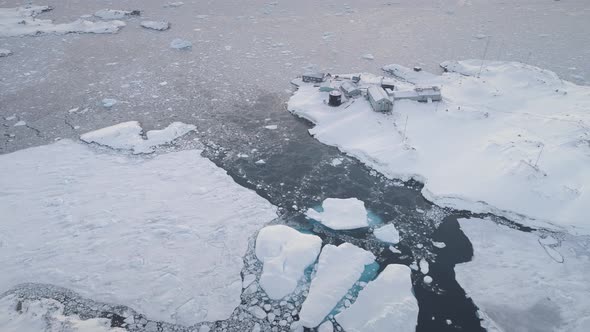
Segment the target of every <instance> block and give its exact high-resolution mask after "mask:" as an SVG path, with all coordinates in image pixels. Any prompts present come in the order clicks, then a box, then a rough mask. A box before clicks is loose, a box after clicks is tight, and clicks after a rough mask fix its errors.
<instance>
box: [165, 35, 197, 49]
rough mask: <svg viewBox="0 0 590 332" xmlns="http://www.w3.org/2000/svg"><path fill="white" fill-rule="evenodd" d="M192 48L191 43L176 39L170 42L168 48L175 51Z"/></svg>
mask: <svg viewBox="0 0 590 332" xmlns="http://www.w3.org/2000/svg"><path fill="white" fill-rule="evenodd" d="M192 47H193V43H191V42H190V41H188V40H184V39H180V38H176V39H174V40H172V41H171V42H170V48H174V49H177V50H190V49H191V48H192Z"/></svg>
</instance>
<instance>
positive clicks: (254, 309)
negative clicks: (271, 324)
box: [248, 306, 266, 319]
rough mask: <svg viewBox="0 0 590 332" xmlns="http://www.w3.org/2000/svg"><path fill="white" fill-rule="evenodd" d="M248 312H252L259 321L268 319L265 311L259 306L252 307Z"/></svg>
mask: <svg viewBox="0 0 590 332" xmlns="http://www.w3.org/2000/svg"><path fill="white" fill-rule="evenodd" d="M248 311H250V312H251V313H252V315H254V317H256V318H258V319H264V318H266V311H264V309H262V308H261V307H259V306H252V307H250V308H249V309H248Z"/></svg>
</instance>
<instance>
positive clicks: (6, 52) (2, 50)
mask: <svg viewBox="0 0 590 332" xmlns="http://www.w3.org/2000/svg"><path fill="white" fill-rule="evenodd" d="M9 55H12V51H11V50H7V49H5V48H0V58H3V57H7V56H9Z"/></svg>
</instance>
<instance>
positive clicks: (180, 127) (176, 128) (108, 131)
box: [80, 121, 196, 154]
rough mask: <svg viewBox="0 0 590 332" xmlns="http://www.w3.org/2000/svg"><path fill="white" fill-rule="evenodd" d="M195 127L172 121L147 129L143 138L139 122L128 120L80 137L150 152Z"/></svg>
mask: <svg viewBox="0 0 590 332" xmlns="http://www.w3.org/2000/svg"><path fill="white" fill-rule="evenodd" d="M195 129H196V127H195V126H194V125H189V124H185V123H182V122H173V123H171V124H170V125H169V126H168V127H166V128H164V129H161V130H150V131H148V132H147V133H146V135H145V136H146V139H144V138H143V137H142V133H143V129H142V128H141V125H140V124H139V122H137V121H129V122H123V123H119V124H116V125H114V126H110V127H106V128H102V129H98V130H95V131H91V132H89V133H86V134H83V135H82V136H80V139H81V140H82V141H84V142H86V143H96V144H99V145H104V146H108V147H110V148H113V149H121V150H130V151H132V152H133V153H134V154H140V153H152V152H154V151H155V148H156V147H157V146H160V145H164V144H169V143H171V142H173V141H174V140H176V139H177V138H179V137H182V136H184V135H186V134H188V133H190V132H192V131H194V130H195Z"/></svg>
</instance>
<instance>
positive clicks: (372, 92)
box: [368, 85, 391, 101]
mask: <svg viewBox="0 0 590 332" xmlns="http://www.w3.org/2000/svg"><path fill="white" fill-rule="evenodd" d="M368 93H369V96H371V98H373V100H375V101H379V100H381V99H387V100H390V99H389V96H388V95H387V92H385V90H383V88H382V87H380V86H376V85H371V86H370V87H369V89H368ZM390 101H391V100H390Z"/></svg>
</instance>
